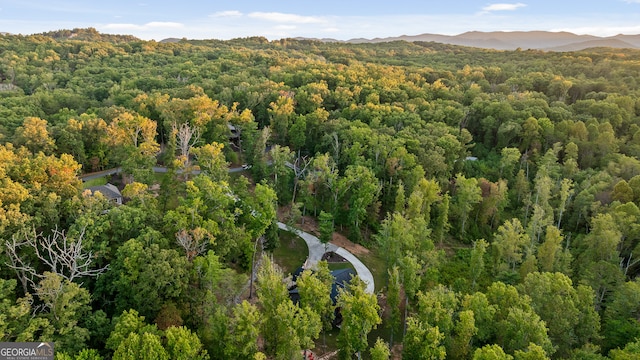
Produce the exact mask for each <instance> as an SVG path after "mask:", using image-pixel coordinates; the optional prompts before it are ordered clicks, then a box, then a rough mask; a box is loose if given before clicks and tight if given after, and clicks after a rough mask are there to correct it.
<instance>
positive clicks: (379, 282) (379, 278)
mask: <svg viewBox="0 0 640 360" xmlns="http://www.w3.org/2000/svg"><path fill="white" fill-rule="evenodd" d="M357 256H358V259H360V261H362V263H363V264H365V265H366V266H367V267H368V268H369V270H370V271H371V274H372V275H373V281H374V282H375V291H376V292H378V291H380V290H382V289H383V288H384V287H385V286H387V263H386V261H385V260H384V257H383V256H384V255H383V254H381V253H380V251H379V250H378V249H377V248H372V249H369V253H368V254H366V255H357Z"/></svg>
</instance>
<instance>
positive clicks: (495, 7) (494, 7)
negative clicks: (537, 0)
mask: <svg viewBox="0 0 640 360" xmlns="http://www.w3.org/2000/svg"><path fill="white" fill-rule="evenodd" d="M525 6H527V5H526V4H523V3H516V4H505V3H501V4H491V5H487V6H485V7H483V8H482V13H484V14H486V13H490V12H492V11H514V10H517V9H519V8H521V7H525Z"/></svg>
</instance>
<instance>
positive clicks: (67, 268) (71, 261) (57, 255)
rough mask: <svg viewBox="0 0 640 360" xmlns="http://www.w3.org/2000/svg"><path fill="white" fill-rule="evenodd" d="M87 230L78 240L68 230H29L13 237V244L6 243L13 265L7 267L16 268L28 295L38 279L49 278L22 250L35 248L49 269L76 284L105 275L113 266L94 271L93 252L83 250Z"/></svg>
mask: <svg viewBox="0 0 640 360" xmlns="http://www.w3.org/2000/svg"><path fill="white" fill-rule="evenodd" d="M84 234H85V229H82V231H81V232H80V235H79V236H78V238H77V239H75V240H74V239H69V238H68V237H67V235H66V234H65V233H64V231H59V230H58V229H55V230H53V233H52V235H49V236H43V235H42V233H40V234H36V231H35V229H33V230H32V231H29V232H27V231H25V232H24V233H22V234H21V235H19V236H16V235H13V236H12V237H11V241H6V242H5V245H6V249H7V253H8V255H9V259H10V261H11V263H8V264H6V265H7V266H9V267H10V268H12V269H14V270H15V271H16V273H17V275H18V278H20V282H21V283H22V286H23V288H24V290H25V293H28V292H29V291H28V285H30V286H31V288H32V289H36V280H41V279H43V278H45V275H44V274H43V273H40V272H39V271H38V269H37V268H36V267H35V266H33V265H32V264H31V263H29V262H28V260H26V256H24V254H23V253H22V251H21V249H22V248H24V247H26V248H29V249H33V252H34V254H35V256H36V258H37V259H38V260H39V261H41V262H42V265H44V266H46V268H47V270H46V271H50V272H52V273H54V274H57V275H59V276H60V277H62V278H63V279H66V280H69V281H73V280H75V279H77V278H81V277H87V276H88V277H93V276H98V275H100V274H102V273H104V272H105V271H106V270H107V269H108V267H109V265H107V266H104V267H102V268H99V269H91V263H92V262H93V253H92V252H91V251H89V252H86V251H84V249H83V247H82V246H83V245H82V243H83V240H84Z"/></svg>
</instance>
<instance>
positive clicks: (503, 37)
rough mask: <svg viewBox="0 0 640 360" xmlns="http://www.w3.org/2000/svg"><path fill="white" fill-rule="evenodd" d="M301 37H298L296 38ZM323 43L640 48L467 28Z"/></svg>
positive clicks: (627, 41) (638, 42)
mask: <svg viewBox="0 0 640 360" xmlns="http://www.w3.org/2000/svg"><path fill="white" fill-rule="evenodd" d="M299 39H300V38H299ZM315 40H320V41H324V42H344V43H352V44H362V43H379V42H390V41H397V40H404V41H409V42H415V41H425V42H431V41H433V42H438V43H443V44H451V45H461V46H471V47H478V48H485V49H496V50H515V49H518V48H520V49H523V50H527V49H538V50H546V51H578V50H584V49H588V48H593V47H610V48H629V49H640V35H622V34H620V35H616V36H609V37H599V36H593V35H576V34H573V33H570V32H550V31H512V32H507V31H492V32H481V31H470V32H466V33H463V34H459V35H453V36H451V35H439V34H421V35H403V36H398V37H388V38H375V39H362V38H360V39H351V40H347V41H342V40H335V39H315Z"/></svg>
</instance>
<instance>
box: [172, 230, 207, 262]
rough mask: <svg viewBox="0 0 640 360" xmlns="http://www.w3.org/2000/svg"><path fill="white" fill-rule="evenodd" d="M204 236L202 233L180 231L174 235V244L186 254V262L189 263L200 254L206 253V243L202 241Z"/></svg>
mask: <svg viewBox="0 0 640 360" xmlns="http://www.w3.org/2000/svg"><path fill="white" fill-rule="evenodd" d="M203 239H204V234H203V233H202V231H196V230H194V231H187V230H184V229H182V230H180V231H178V232H177V233H176V242H177V243H178V245H180V246H181V247H182V248H183V249H184V251H185V252H186V254H187V260H189V261H190V262H191V261H193V259H194V258H195V257H196V256H198V255H201V254H204V252H205V251H207V242H206V241H203Z"/></svg>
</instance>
